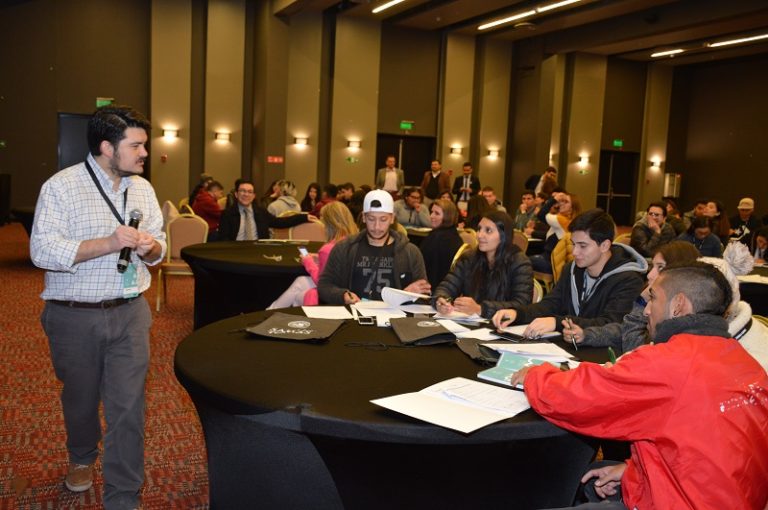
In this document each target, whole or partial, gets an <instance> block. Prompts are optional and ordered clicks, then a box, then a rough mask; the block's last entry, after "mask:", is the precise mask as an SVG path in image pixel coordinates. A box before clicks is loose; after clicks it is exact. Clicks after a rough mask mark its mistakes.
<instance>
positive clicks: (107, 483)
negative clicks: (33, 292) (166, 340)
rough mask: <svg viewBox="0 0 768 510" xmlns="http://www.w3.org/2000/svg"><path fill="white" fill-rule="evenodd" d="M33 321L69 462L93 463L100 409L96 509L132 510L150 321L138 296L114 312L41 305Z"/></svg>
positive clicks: (140, 462)
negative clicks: (57, 390) (56, 386)
mask: <svg viewBox="0 0 768 510" xmlns="http://www.w3.org/2000/svg"><path fill="white" fill-rule="evenodd" d="M41 322H42V325H43V329H44V330H45V334H46V335H48V342H49V345H50V348H51V360H52V362H53V369H54V371H55V372H56V377H57V378H58V379H59V380H60V381H61V382H62V383H63V384H64V387H63V389H62V392H61V405H62V408H63V411H64V423H65V426H66V429H67V450H68V452H69V461H70V462H73V463H76V464H89V465H90V464H93V463H94V462H95V461H96V457H97V456H98V444H99V441H100V440H101V423H100V422H99V402H102V403H103V405H104V417H105V419H106V422H107V430H106V434H105V435H104V457H103V459H102V465H103V475H104V508H107V509H123V508H135V507H136V506H138V502H139V489H140V488H141V485H142V483H143V482H144V381H145V379H146V375H147V368H148V366H149V327H150V325H151V323H152V314H151V313H150V310H149V305H148V304H147V301H146V299H144V298H143V297H140V298H138V299H135V300H133V301H131V302H129V303H126V304H123V305H121V306H117V307H115V308H108V309H106V310H102V309H87V308H70V307H68V306H62V305H57V304H51V303H46V305H45V308H44V309H43V315H42V317H41Z"/></svg>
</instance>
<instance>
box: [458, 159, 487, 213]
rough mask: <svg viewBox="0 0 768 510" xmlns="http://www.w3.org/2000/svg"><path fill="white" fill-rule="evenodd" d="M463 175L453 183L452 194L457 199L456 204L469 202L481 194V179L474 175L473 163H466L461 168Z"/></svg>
mask: <svg viewBox="0 0 768 510" xmlns="http://www.w3.org/2000/svg"><path fill="white" fill-rule="evenodd" d="M461 172H462V175H460V176H458V177H456V180H455V181H453V189H452V190H451V193H453V195H454V196H455V197H456V203H457V204H458V203H459V202H469V199H470V198H472V197H473V196H475V195H477V194H478V193H479V192H480V179H478V178H477V176H476V175H473V173H472V163H470V162H469V161H465V162H464V165H463V166H462V167H461Z"/></svg>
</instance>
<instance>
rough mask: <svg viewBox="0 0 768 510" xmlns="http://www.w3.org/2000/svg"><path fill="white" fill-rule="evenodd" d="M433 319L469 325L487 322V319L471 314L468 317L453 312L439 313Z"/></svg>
mask: <svg viewBox="0 0 768 510" xmlns="http://www.w3.org/2000/svg"><path fill="white" fill-rule="evenodd" d="M433 318H434V319H451V320H454V321H458V322H470V323H478V322H488V319H483V318H482V317H480V316H479V315H477V314H476V313H473V314H472V315H469V314H467V313H463V312H457V311H455V310H454V311H453V312H451V313H439V312H438V314H437V315H435V316H434V317H433Z"/></svg>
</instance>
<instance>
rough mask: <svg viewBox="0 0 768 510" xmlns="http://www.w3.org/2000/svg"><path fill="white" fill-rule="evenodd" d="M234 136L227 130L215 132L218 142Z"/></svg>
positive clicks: (214, 135)
mask: <svg viewBox="0 0 768 510" xmlns="http://www.w3.org/2000/svg"><path fill="white" fill-rule="evenodd" d="M231 138H232V134H231V133H228V132H226V131H216V132H215V133H214V134H213V139H214V140H216V141H217V142H228V141H230V140H231Z"/></svg>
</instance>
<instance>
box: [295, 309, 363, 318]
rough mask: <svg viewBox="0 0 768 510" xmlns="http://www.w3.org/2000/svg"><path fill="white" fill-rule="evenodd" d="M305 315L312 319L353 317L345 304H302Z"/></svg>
mask: <svg viewBox="0 0 768 510" xmlns="http://www.w3.org/2000/svg"><path fill="white" fill-rule="evenodd" d="M301 309H302V310H303V311H304V315H306V316H307V317H309V318H311V319H351V318H352V314H351V313H349V311H347V309H346V308H345V307H343V306H302V307H301Z"/></svg>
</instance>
